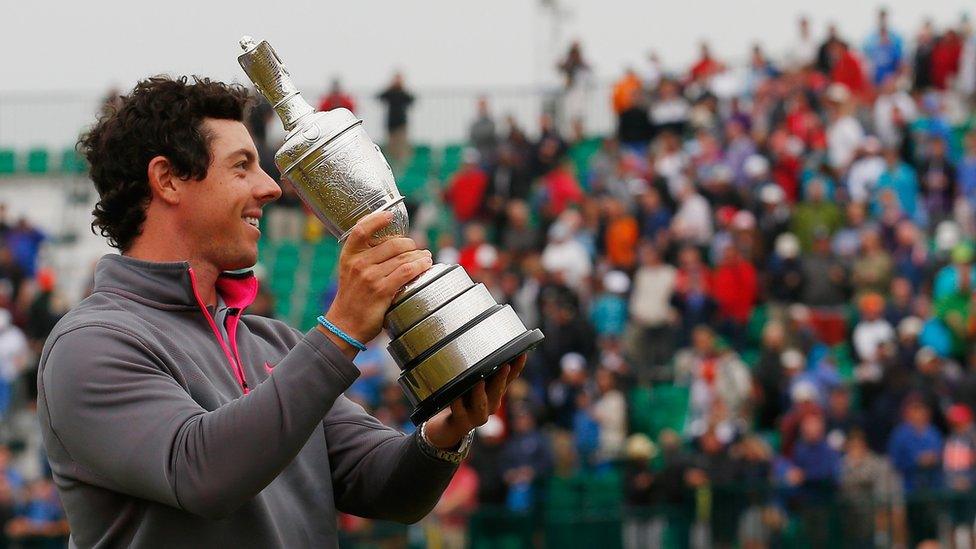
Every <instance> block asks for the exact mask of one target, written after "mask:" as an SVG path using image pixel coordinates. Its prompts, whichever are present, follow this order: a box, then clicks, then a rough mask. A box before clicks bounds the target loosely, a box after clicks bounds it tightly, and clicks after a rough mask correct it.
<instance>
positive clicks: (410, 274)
mask: <svg viewBox="0 0 976 549" xmlns="http://www.w3.org/2000/svg"><path fill="white" fill-rule="evenodd" d="M415 251H416V252H426V253H418V254H416V255H413V256H411V258H410V259H409V261H406V262H403V263H400V264H399V265H396V266H394V267H393V270H392V271H391V272H390V274H388V275H386V277H385V278H384V279H383V283H384V284H385V285H388V286H389V287H390V288H391V291H393V292H396V291H397V290H398V289H400V287H401V286H403V285H404V284H406V283H407V282H410V281H411V280H413V279H414V278H416V277H417V276H418V275H420V273H422V272H424V271H426V270H427V269H429V268H430V266H431V265H433V264H434V260H433V259H432V258H431V257H430V252H427V250H415ZM408 253H410V254H414V252H408ZM394 259H396V258H394ZM389 261H393V259H390V260H387V262H389ZM384 263H386V262H384Z"/></svg>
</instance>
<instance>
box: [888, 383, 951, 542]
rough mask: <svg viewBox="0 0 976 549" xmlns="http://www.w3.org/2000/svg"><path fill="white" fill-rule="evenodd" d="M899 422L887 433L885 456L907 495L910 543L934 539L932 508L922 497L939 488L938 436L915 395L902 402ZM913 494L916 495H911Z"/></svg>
mask: <svg viewBox="0 0 976 549" xmlns="http://www.w3.org/2000/svg"><path fill="white" fill-rule="evenodd" d="M902 418H903V420H902V423H901V424H899V425H898V427H896V428H895V430H894V432H893V433H891V439H890V440H889V442H888V455H889V456H890V457H891V461H892V463H893V464H894V466H895V469H897V470H898V472H899V473H900V474H901V477H902V481H903V484H904V487H905V494H906V495H908V496H909V501H908V522H909V525H910V531H911V537H912V544H913V545H914V544H917V543H919V542H921V541H922V540H926V539H933V538H935V535H936V532H935V529H936V524H935V520H936V517H935V516H934V515H935V509H933V508H932V507H931V505H929V504H928V502H926V501H925V500H924V499H923V498H922V496H924V495H925V494H926V493H927V492H929V491H931V490H937V489H939V488H941V487H942V474H941V473H942V467H941V456H942V444H943V443H942V435H941V434H939V432H938V430H936V429H935V427H933V426H932V423H931V411H930V409H929V408H928V405H926V404H925V402H924V401H923V400H922V399H921V398H919V397H918V396H917V395H909V396H908V397H907V398H906V399H905V402H904V404H903V413H902ZM912 496H916V497H914V498H913V497H912Z"/></svg>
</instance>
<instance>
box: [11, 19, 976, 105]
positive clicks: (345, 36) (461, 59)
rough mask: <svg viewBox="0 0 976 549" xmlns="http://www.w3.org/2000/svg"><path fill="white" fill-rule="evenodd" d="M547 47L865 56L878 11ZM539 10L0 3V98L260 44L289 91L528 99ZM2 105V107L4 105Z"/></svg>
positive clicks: (635, 27)
mask: <svg viewBox="0 0 976 549" xmlns="http://www.w3.org/2000/svg"><path fill="white" fill-rule="evenodd" d="M560 4H561V5H563V6H565V10H566V11H567V12H568V14H567V16H566V18H565V21H564V22H563V24H562V26H561V32H559V33H558V34H557V35H556V36H555V39H556V40H557V41H559V42H560V45H559V48H558V49H559V50H560V51H561V50H562V49H563V47H564V44H565V43H566V42H568V41H569V40H571V39H574V38H578V39H580V40H581V41H582V42H583V45H584V53H585V55H586V57H587V58H588V59H589V60H590V61H591V63H592V65H593V66H594V68H595V70H596V73H597V75H598V76H599V77H603V78H608V77H613V76H616V75H617V74H619V72H620V71H621V70H622V69H623V68H624V67H625V66H626V65H628V64H633V65H637V64H639V63H641V62H642V58H643V56H644V54H645V53H646V52H647V51H649V50H651V49H654V50H657V51H658V52H660V54H661V56H662V58H663V59H664V61H665V63H667V64H680V63H684V62H686V61H688V60H689V59H691V57H692V56H693V55H694V53H695V50H696V47H697V43H698V41H700V40H701V39H708V40H709V41H711V43H712V45H713V47H714V50H715V51H716V53H717V54H718V55H719V56H721V57H724V58H730V57H736V58H742V57H744V55H745V53H746V51H747V48H748V46H749V44H751V43H752V42H753V41H755V40H760V41H761V42H763V43H764V44H766V45H767V47H768V48H769V49H770V50H773V51H778V50H779V51H781V50H782V49H783V48H784V47H785V46H786V45H787V44H789V43H790V41H791V39H792V37H793V35H794V32H795V28H796V25H795V21H796V17H797V15H798V14H800V13H808V14H809V15H810V16H811V18H812V20H813V22H814V29H815V32H816V33H817V34H818V35H820V34H822V32H823V30H824V27H825V25H826V22H827V21H836V22H837V23H838V25H839V27H840V29H841V32H842V33H843V34H844V35H845V36H847V37H849V38H851V39H854V40H855V41H856V42H858V43H860V42H861V40H862V39H863V37H864V36H865V34H866V33H867V32H868V30H869V29H870V28H871V27H872V25H873V22H874V16H875V13H876V10H877V7H878V5H880V4H879V3H877V2H871V1H865V0H817V1H816V2H813V1H810V0H806V1H802V2H801V1H798V0H707V1H705V0H702V1H696V0H681V1H673V0H671V1H660V0H654V1H642V2H638V1H624V0H564V1H562V0H561V1H560ZM885 4H886V5H888V6H889V7H890V9H891V11H892V14H893V22H894V25H895V27H896V29H898V30H900V31H901V32H902V33H903V34H908V35H913V34H914V32H915V30H916V29H917V28H918V26H919V24H920V22H921V21H922V19H923V18H924V17H925V16H931V17H933V18H934V19H935V21H936V22H937V23H939V24H945V23H949V22H956V21H958V20H959V17H960V15H961V14H962V13H963V12H964V11H965V10H969V11H972V9H973V7H974V6H976V2H973V0H887V1H886V2H885ZM545 14H546V12H545V10H543V9H542V8H540V2H539V1H538V0H491V1H479V2H474V1H466V0H431V1H423V2H421V1H393V0H389V1H380V0H355V1H352V2H348V1H347V2H334V1H328V0H319V1H316V2H311V1H304V0H294V1H288V0H276V1H274V2H270V1H268V2H258V1H255V0H237V1H229V0H192V1H191V0H167V1H165V2H134V1H132V0H129V1H127V2H108V1H101V0H89V1H84V2H68V1H62V2H52V1H51V0H31V1H5V2H3V3H2V5H0V46H2V48H3V50H2V51H3V52H4V67H3V71H2V72H0V75H2V76H0V94H2V93H3V92H12V91H19V92H35V91H58V92H73V93H77V92H86V93H94V92H100V91H101V90H104V89H106V88H107V87H109V86H111V85H117V86H121V87H123V88H125V87H128V86H131V85H132V83H133V82H135V81H136V80H137V79H139V78H141V77H145V76H147V75H150V74H154V73H160V72H168V73H178V74H206V75H209V76H213V77H216V78H219V79H223V80H232V79H237V80H240V79H241V78H242V77H243V73H242V72H241V70H240V68H239V67H238V65H237V61H236V56H237V55H238V53H239V48H238V46H237V41H238V39H239V38H240V36H241V35H242V34H251V35H253V36H255V37H256V38H259V39H260V38H264V39H267V40H269V41H270V42H271V44H272V45H273V46H274V47H275V48H276V49H277V50H278V52H279V54H280V55H281V57H282V58H283V59H284V60H285V62H286V64H288V66H289V68H290V70H291V73H292V74H293V75H294V76H295V79H296V81H298V82H299V83H300V84H304V85H324V83H325V82H326V81H327V80H328V78H329V77H330V76H331V75H340V76H341V77H342V78H343V79H344V81H345V82H346V83H347V84H348V86H349V87H352V88H356V89H375V88H377V87H379V86H380V85H381V84H383V83H385V82H386V81H387V79H388V78H389V75H390V73H391V72H392V70H393V69H395V68H400V69H402V70H403V71H404V72H405V73H406V76H407V81H408V84H409V85H411V86H413V87H415V88H417V89H424V88H428V89H429V88H443V87H449V88H473V87H491V86H495V87H499V86H522V85H533V84H537V83H539V82H542V81H551V79H552V78H554V75H553V71H552V68H551V56H552V52H551V51H550V50H551V49H552V48H551V47H550V46H549V45H550V44H551V43H552V41H553V30H552V27H551V25H550V24H549V21H550V19H549V17H547V16H546V15H545ZM8 95H9V94H8Z"/></svg>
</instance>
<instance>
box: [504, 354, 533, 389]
mask: <svg viewBox="0 0 976 549" xmlns="http://www.w3.org/2000/svg"><path fill="white" fill-rule="evenodd" d="M528 358H529V355H527V354H525V353H522V354H521V355H520V356H519V357H518V358H516V359H515V360H513V361H512V362H510V363H509V365H510V366H511V367H512V368H511V369H510V370H509V371H508V379H507V380H506V381H505V388H506V389H507V388H508V386H509V385H511V384H512V382H513V381H515V380H516V379H518V377H519V376H520V375H522V370H524V369H525V361H526V360H527V359H528Z"/></svg>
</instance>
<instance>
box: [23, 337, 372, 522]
mask: <svg viewBox="0 0 976 549" xmlns="http://www.w3.org/2000/svg"><path fill="white" fill-rule="evenodd" d="M358 375H359V373H358V370H357V369H356V367H355V366H354V365H353V364H352V362H350V361H349V360H348V359H346V358H345V357H344V356H343V355H342V353H341V352H340V351H339V350H338V349H337V348H335V346H334V345H333V344H332V343H331V342H329V340H328V338H326V337H325V336H324V335H322V334H321V333H320V332H318V331H317V330H312V331H311V332H309V333H308V335H306V336H305V338H304V339H302V340H300V341H299V343H298V344H297V345H295V347H294V348H293V349H291V351H290V352H289V353H288V354H287V355H286V356H285V357H284V358H283V359H282V360H281V362H279V363H278V365H277V366H276V367H275V368H274V372H273V374H272V375H271V376H270V378H269V379H268V380H266V381H265V382H263V383H261V384H260V385H258V386H257V387H255V388H254V389H253V390H252V391H251V392H250V393H249V394H248V395H246V396H242V397H240V398H237V399H235V400H234V401H232V402H229V403H227V404H224V405H222V406H220V407H219V408H217V409H215V410H212V411H208V410H206V409H204V408H203V407H201V406H200V405H199V404H198V403H197V402H196V401H194V400H193V398H191V396H190V395H189V394H188V393H187V391H186V389H185V388H184V387H183V386H182V385H181V384H180V383H179V382H178V381H177V379H176V378H174V376H173V375H172V374H171V373H169V370H168V369H167V367H166V365H164V364H163V362H162V361H161V360H160V359H159V357H158V356H157V355H156V354H155V353H154V352H153V351H152V348H151V347H150V346H148V345H147V344H146V342H145V341H143V340H142V338H140V337H139V336H138V335H136V334H134V333H130V332H128V331H126V330H124V329H122V328H116V327H106V326H85V327H80V328H77V329H74V330H71V331H68V332H66V333H64V334H62V335H61V336H60V337H58V338H57V340H56V341H55V342H53V344H51V346H50V347H49V351H48V353H47V355H46V356H45V357H43V358H42V361H41V369H40V374H39V380H38V381H39V383H38V387H39V391H40V398H41V399H43V400H44V403H45V406H46V409H47V413H46V414H42V416H41V420H42V421H46V422H47V423H48V425H45V430H46V431H48V433H47V435H46V437H47V438H48V440H47V441H46V442H47V443H48V445H49V446H50V444H51V443H52V442H55V444H56V445H58V446H60V448H59V451H63V452H66V453H67V454H68V456H69V457H70V459H71V460H72V461H74V462H75V463H76V464H77V467H78V471H77V474H79V475H84V478H85V480H86V481H87V482H91V483H93V484H95V485H99V486H102V487H104V488H106V489H109V490H113V491H117V492H120V493H124V494H127V495H131V496H134V497H139V498H143V499H148V500H152V501H157V502H160V503H164V504H167V505H171V506H173V507H178V508H180V509H183V510H185V511H188V512H191V513H194V514H197V515H201V516H204V517H207V518H215V519H216V518H222V517H225V516H227V515H229V514H230V513H232V512H233V511H234V510H235V509H237V508H238V507H239V506H241V505H242V504H244V503H245V502H247V501H248V500H250V499H251V498H253V497H254V496H255V495H257V494H258V493H259V492H260V491H261V490H262V489H264V488H265V487H266V486H267V485H268V484H270V483H271V481H272V480H274V479H275V477H277V476H278V474H279V473H280V472H281V471H282V470H283V469H284V468H285V467H286V466H287V465H288V464H289V463H290V462H291V461H292V460H293V459H294V457H295V456H296V455H297V454H298V452H299V451H300V450H301V448H302V447H303V446H304V445H305V443H306V442H307V440H308V438H309V436H310V435H311V434H312V433H313V432H314V431H315V430H316V428H317V427H318V426H319V425H320V424H321V421H322V419H323V417H325V415H326V414H327V413H328V411H329V409H330V408H332V406H333V403H334V402H335V401H336V399H337V398H338V397H339V395H340V394H341V393H342V391H344V390H345V389H346V388H347V387H348V386H349V385H350V384H351V383H352V382H353V381H354V380H355V379H356V377H357V376H358Z"/></svg>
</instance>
